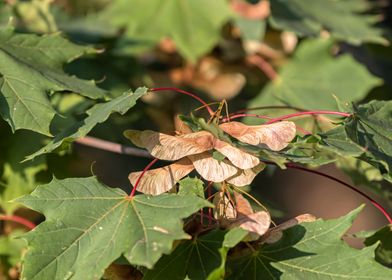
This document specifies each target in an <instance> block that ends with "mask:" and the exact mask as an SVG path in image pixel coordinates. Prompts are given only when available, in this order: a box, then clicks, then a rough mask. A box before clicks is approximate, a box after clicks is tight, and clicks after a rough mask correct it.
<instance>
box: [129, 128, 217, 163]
mask: <svg viewBox="0 0 392 280" xmlns="http://www.w3.org/2000/svg"><path fill="white" fill-rule="evenodd" d="M124 135H125V136H126V137H127V138H128V139H130V140H131V141H132V142H133V143H134V144H135V145H137V146H139V147H143V148H146V149H147V150H148V151H149V152H150V154H151V155H153V156H154V157H156V158H159V159H163V160H178V159H180V158H183V157H186V156H188V155H192V154H198V153H202V152H205V151H208V150H211V149H212V148H213V147H214V141H215V139H214V136H213V135H212V134H211V133H209V132H207V131H200V132H195V133H190V134H186V135H182V136H172V135H168V134H164V133H159V132H155V131H151V130H145V131H143V132H138V131H135V130H127V131H125V133H124Z"/></svg>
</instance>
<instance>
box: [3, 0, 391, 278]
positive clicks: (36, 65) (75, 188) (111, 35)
mask: <svg viewBox="0 0 392 280" xmlns="http://www.w3.org/2000/svg"><path fill="white" fill-rule="evenodd" d="M263 1H265V0H263ZM373 2H374V1H373ZM373 2H371V3H372V4H370V2H369V1H367V0H312V1H310V0H290V1H283V0H270V1H269V4H270V8H269V7H268V5H264V4H266V2H259V1H257V0H252V1H251V0H243V1H242V0H238V1H234V0H233V1H228V0H213V1H210V0H170V1H169V0H167V1H160V0H150V1H142V0H113V1H110V0H88V1H76V0H68V1H50V0H13V1H3V2H1V4H0V114H1V116H2V119H0V135H1V137H0V212H1V213H0V279H7V280H8V279H10V280H15V279H26V280H27V279H83V280H85V279H101V278H102V279H139V278H141V277H143V279H209V280H215V279H248V278H249V279H290V280H291V279H392V274H391V273H392V272H391V270H390V267H391V265H392V253H391V252H392V245H391V239H392V237H391V226H390V225H387V226H384V227H382V228H381V229H379V230H373V231H371V233H369V232H366V233H359V234H354V237H355V238H363V239H364V244H365V247H364V248H362V249H354V248H352V247H350V246H349V244H347V243H346V242H345V241H344V240H343V239H342V237H343V236H344V234H345V232H346V231H347V230H348V229H349V228H350V226H351V225H352V223H353V221H354V219H355V217H356V216H357V215H358V213H359V211H360V208H358V209H356V210H354V211H353V212H351V213H349V214H348V215H346V216H342V217H340V218H337V219H335V220H322V219H318V220H314V218H313V217H310V216H311V215H301V216H298V217H297V218H295V219H290V220H288V221H286V222H283V223H282V224H280V225H277V226H275V225H274V226H272V225H271V224H270V222H271V220H270V219H269V216H274V215H273V211H272V210H271V209H263V210H265V211H266V212H269V213H266V212H258V211H259V210H261V208H264V206H263V205H264V203H265V205H274V204H276V205H277V206H276V207H277V208H279V206H278V203H274V202H273V201H268V200H267V201H264V200H266V199H265V198H264V197H262V195H261V192H260V190H261V188H260V187H264V186H268V187H270V188H263V191H266V190H269V189H272V188H274V189H275V190H274V192H275V193H274V197H275V196H276V197H280V195H281V193H279V190H278V188H275V185H274V182H275V181H273V180H274V178H273V175H274V170H276V168H281V169H285V168H287V167H295V165H300V166H301V167H298V166H297V167H296V168H301V169H305V166H307V167H308V168H316V167H318V166H321V165H326V164H329V163H334V164H335V165H336V167H337V168H338V169H340V170H341V171H343V172H345V173H346V174H347V175H349V176H350V177H351V179H352V183H353V184H355V185H356V187H361V188H362V187H365V188H366V190H367V191H368V193H370V194H371V195H372V194H375V195H378V196H380V197H382V198H384V199H385V205H389V206H391V205H392V191H391V190H390V183H391V182H392V179H391V178H392V176H391V175H392V173H391V172H392V171H391V170H392V101H390V99H391V96H390V94H389V93H390V84H391V81H390V80H389V78H388V77H389V76H390V75H389V72H390V69H388V67H390V65H389V66H388V65H386V66H385V63H388V60H389V57H390V55H389V53H390V52H391V49H392V48H390V47H387V46H386V45H387V43H388V42H387V40H386V38H387V37H385V38H384V37H383V35H385V34H388V30H387V28H385V27H384V26H383V25H382V24H378V23H379V21H380V19H381V18H382V15H383V13H384V12H383V11H382V9H383V7H382V6H381V5H380V4H378V3H376V4H373ZM267 4H268V3H267ZM380 23H381V22H380ZM74 42H75V43H76V42H78V44H75V43H74ZM369 43H371V44H372V45H371V44H369ZM375 44H378V45H377V46H376V45H375ZM352 45H355V47H352ZM374 48H377V49H376V50H377V56H374V55H373V51H374V50H373V49H374ZM97 50H100V51H97ZM277 68H279V70H275V69H277ZM261 72H263V73H261ZM94 79H98V80H99V87H98V86H97V85H96V84H95V82H94ZM144 85H145V86H148V87H149V88H155V90H151V91H153V93H151V94H147V92H148V91H149V89H148V88H147V87H144ZM177 85H181V87H184V88H185V87H191V88H192V89H187V90H189V91H192V90H193V92H195V93H196V92H197V93H198V96H199V97H200V98H203V100H205V102H206V103H208V104H209V106H211V108H212V111H214V110H216V112H215V114H213V115H208V114H207V112H206V110H205V108H203V107H199V106H200V104H199V103H196V102H198V101H196V100H193V102H192V100H191V99H186V98H189V96H187V97H185V96H183V97H180V96H179V95H174V94H170V93H169V91H168V90H165V91H166V92H165V93H161V92H159V91H160V90H159V89H157V88H158V87H172V86H177ZM129 88H136V90H135V91H132V90H129ZM229 93H230V94H229ZM222 99H226V101H225V102H222ZM373 99H377V101H376V100H373ZM381 99H385V101H379V100H381ZM140 100H142V101H143V104H139V103H141V102H140ZM199 101H200V100H199ZM213 101H218V102H213ZM136 103H138V105H141V106H135V105H136ZM246 104H247V105H246ZM246 106H248V108H251V107H259V106H260V107H264V108H261V109H257V110H254V111H253V110H252V112H250V113H255V114H257V115H256V116H255V118H253V119H252V120H249V119H247V121H248V122H253V123H256V122H257V123H258V124H259V123H264V122H266V121H268V120H269V121H270V122H273V123H274V124H273V125H272V127H273V128H271V129H269V130H268V132H266V131H264V130H263V128H264V127H263V126H260V127H257V128H254V127H252V128H250V127H247V126H238V127H235V123H234V125H233V127H232V128H233V136H230V135H231V134H230V135H229V134H228V132H227V133H226V132H224V130H223V129H222V128H221V127H220V124H222V122H223V121H225V122H227V116H228V115H230V114H233V115H236V117H235V118H234V119H233V120H235V121H239V122H241V121H242V120H241V119H240V118H239V117H240V116H242V115H241V114H244V115H245V114H246V113H247V111H246V110H240V109H242V108H244V107H246ZM236 110H239V111H237V112H236ZM306 110H309V111H315V110H338V111H340V112H330V115H322V116H320V115H317V116H315V115H313V116H310V115H309V112H301V111H306ZM295 112H300V113H301V114H302V115H301V118H294V119H291V118H288V116H284V115H285V113H295ZM341 112H345V113H346V114H347V115H348V114H351V115H350V116H342V114H341ZM314 113H315V112H313V114H314ZM333 114H335V115H333ZM178 115H180V117H179V119H180V120H182V121H183V123H180V121H178V118H177V116H178ZM343 115H344V114H343ZM279 116H283V117H284V119H286V118H288V119H287V121H292V120H293V121H294V122H295V124H296V127H297V133H296V136H295V137H294V138H290V139H289V140H287V141H290V140H291V142H290V143H287V142H285V143H283V144H285V148H283V149H281V150H279V151H272V150H270V149H269V148H268V147H267V146H266V145H263V144H261V145H256V146H254V145H250V144H246V143H243V142H241V141H240V140H238V138H236V137H234V135H235V134H236V133H238V134H241V135H242V136H244V137H245V138H242V139H245V140H246V137H253V138H260V139H261V140H265V139H264V138H268V141H279V142H282V141H281V139H280V138H281V135H280V134H281V133H282V134H285V133H286V132H287V131H283V130H282V129H280V128H279V123H278V122H275V121H276V120H272V121H271V118H274V117H279ZM3 119H4V121H3ZM174 120H175V121H174ZM7 123H8V124H7ZM275 125H276V126H275ZM186 126H188V127H189V128H190V130H191V131H193V132H196V131H208V132H209V133H211V134H212V135H213V136H214V137H215V138H217V139H219V140H221V141H224V142H226V143H230V144H231V145H230V146H226V148H227V149H228V150H225V152H223V151H222V152H218V151H216V150H214V149H212V148H211V147H218V146H215V144H216V143H214V141H215V138H213V137H212V138H208V139H207V137H200V138H192V135H184V133H185V134H186V133H187V132H186V131H187V129H188V128H187V127H186ZM292 127H293V128H294V125H293V126H292ZM125 129H133V130H142V131H143V130H159V131H162V132H164V133H166V134H172V135H174V134H175V135H177V137H172V138H170V140H165V139H169V138H165V139H164V137H162V138H161V137H160V136H159V135H158V134H154V135H153V136H151V137H144V136H145V135H146V134H145V133H144V132H142V133H141V134H140V135H139V136H140V139H136V138H135V141H134V142H133V143H134V144H135V145H136V146H138V147H139V148H140V147H142V146H143V147H148V149H149V150H153V149H154V148H159V149H162V150H164V148H165V145H166V144H167V143H166V142H165V141H176V139H177V140H178V139H180V138H181V141H179V143H180V142H181V145H183V147H182V148H183V149H190V150H192V149H194V148H195V146H196V147H197V151H201V150H202V149H203V148H204V147H205V148H206V150H208V152H207V153H208V154H207V153H205V154H203V153H201V154H195V155H194V156H193V157H189V158H188V157H187V158H183V159H181V161H179V162H176V163H175V164H171V165H168V164H166V163H160V162H158V163H156V161H154V162H153V164H154V166H153V167H152V170H148V171H147V172H145V173H144V175H143V176H144V177H143V176H142V177H141V178H140V182H141V183H140V182H139V183H140V184H139V185H138V186H136V184H135V185H134V186H133V187H134V188H135V190H137V191H139V190H140V191H142V190H143V189H142V188H141V187H140V186H141V184H143V183H145V182H148V183H149V185H150V187H151V188H154V187H155V186H156V187H157V188H159V187H161V186H160V184H162V183H163V184H165V185H167V187H168V188H170V193H166V194H161V195H158V196H149V195H145V194H137V193H136V195H134V193H133V192H132V195H131V196H128V195H127V193H126V192H124V191H123V190H120V189H117V188H110V187H108V186H106V185H105V184H103V183H100V182H99V181H98V180H97V179H96V177H88V178H86V177H85V176H89V174H91V173H94V174H97V175H99V177H100V178H101V177H102V180H103V181H104V182H110V185H116V186H122V187H123V189H129V181H128V180H127V176H128V174H129V172H132V173H133V172H136V171H138V170H143V168H144V166H145V165H144V163H145V161H144V160H141V159H136V158H135V155H138V156H146V153H145V151H142V152H141V151H140V150H137V149H136V150H135V147H128V146H125V145H121V144H122V143H124V144H125V139H124V138H123V137H122V135H123V134H122V131H123V130H125ZM251 130H252V133H253V134H251V133H250V131H251ZM293 131H294V129H293V130H292V132H293ZM234 132H235V133H234ZM147 134H148V133H147ZM199 135H200V134H199ZM85 136H90V138H89V140H91V141H92V142H89V144H88V145H91V146H92V147H90V148H85V146H76V145H75V147H76V148H75V149H70V148H71V147H72V144H73V143H75V142H76V141H77V140H79V139H82V140H83V137H85ZM139 136H137V137H139ZM49 137H50V138H49ZM94 137H95V138H96V139H94ZM135 137H136V136H135ZM98 138H103V139H104V140H106V141H114V142H116V143H114V142H113V143H111V142H104V141H101V139H98ZM147 138H148V139H147ZM284 138H285V137H284ZM82 140H81V141H79V142H82ZM84 140H86V139H84ZM138 140H140V142H138ZM188 140H189V141H188ZM245 140H244V141H245ZM247 140H252V139H247ZM94 141H95V142H94ZM86 142H87V141H84V142H82V143H84V144H86ZM147 142H148V143H147ZM245 142H246V141H245ZM264 142H265V141H260V143H264ZM128 144H129V143H128ZM138 144H140V145H138ZM170 144H173V143H170ZM286 144H287V146H286ZM179 145H180V144H179ZM170 147H171V148H176V145H175V144H174V145H171V146H170ZM210 148H211V149H210ZM97 149H101V150H108V151H116V152H117V153H122V155H117V157H116V155H114V154H111V153H109V152H107V153H102V152H97ZM222 149H223V148H222ZM238 149H240V150H242V151H238ZM53 152H55V153H53ZM143 152H144V153H143ZM243 152H246V153H247V159H244V162H242V164H241V165H247V166H250V165H252V164H253V163H255V164H257V163H259V161H260V163H259V164H258V165H257V166H256V167H257V168H259V167H260V169H262V168H263V167H264V165H266V166H267V165H268V166H269V168H265V169H264V170H263V171H262V172H260V173H264V175H270V177H271V178H268V179H267V178H266V177H262V178H260V177H259V178H258V179H260V180H257V179H255V180H254V181H253V182H252V183H251V184H249V186H246V187H244V188H239V187H237V186H235V185H234V184H237V183H233V182H236V181H237V182H240V181H241V180H244V181H246V182H247V183H246V184H247V185H248V183H249V182H250V181H252V178H253V176H255V175H257V174H256V173H257V172H256V171H258V170H256V169H257V168H256V167H254V168H249V169H242V167H241V168H239V167H238V166H234V165H235V164H234V161H230V162H232V163H233V164H234V165H232V164H231V163H229V161H227V160H225V159H226V158H227V153H233V154H237V156H238V157H239V158H241V159H242V158H245V157H242V155H243ZM125 154H126V155H125ZM26 155H27V156H26ZM147 156H148V155H147ZM256 157H257V158H256ZM23 159H24V161H23ZM246 160H248V161H249V162H245V161H246ZM22 161H23V162H22ZM92 161H96V165H92V164H91V162H92ZM196 162H199V163H200V164H199V165H197V164H196ZM237 163H238V162H237ZM294 164H295V165H294ZM192 165H193V166H192ZM196 166H198V167H197V168H196V169H197V170H196V171H197V172H198V173H199V174H202V173H201V172H200V171H201V169H205V170H203V171H205V173H211V174H208V175H215V174H212V173H215V171H216V172H217V173H218V172H219V173H222V174H223V173H224V174H223V175H227V174H228V175H227V176H228V177H227V178H226V180H225V181H223V182H208V181H203V180H202V179H201V178H200V177H186V176H187V175H188V174H190V173H189V172H191V169H192V168H193V167H196ZM150 167H151V166H150ZM207 167H208V168H207ZM155 168H156V169H155ZM308 171H309V170H308ZM311 172H312V171H311ZM266 173H268V174H266ZM54 174H56V177H57V178H68V179H62V180H59V179H53V180H52V181H51V182H50V180H51V178H53V177H54ZM279 174H284V173H279ZM230 176H232V177H230ZM260 176H263V174H261V175H260ZM184 177H185V179H182V180H180V179H181V178H184ZM212 177H214V176H212ZM225 177H226V176H225ZM329 178H331V177H329ZM248 179H249V180H248ZM143 180H145V181H143ZM147 180H149V181H147ZM211 180H212V179H211ZM256 180H257V181H256ZM229 182H230V183H229ZM177 183H178V185H177ZM313 183H314V184H316V183H317V182H316V181H314V182H312V184H313ZM238 184H240V183H238ZM37 185H41V186H38V187H37ZM172 186H174V187H173V188H171V187H172ZM247 192H250V193H249V194H247ZM239 194H243V195H244V196H243V197H242V196H240V195H239ZM256 198H258V199H259V198H260V199H262V201H263V204H262V203H260V202H258V201H257V200H256ZM312 198H313V197H312V196H310V195H309V200H311V199H312ZM293 201H294V202H293V203H297V202H296V201H295V200H293ZM211 202H213V204H214V205H212V204H211ZM253 202H255V203H254V205H253V204H252V205H251V204H250V203H253ZM315 203H317V202H315ZM256 205H257V207H256V208H255V209H253V208H252V206H256ZM213 206H214V207H213ZM206 208H208V209H206ZM268 208H269V207H268ZM304 211H306V209H304ZM388 211H389V210H388V209H386V212H388ZM258 213H264V214H265V215H264V216H261V215H259V216H258ZM13 215H14V216H13ZM15 215H16V216H15ZM18 215H21V216H23V217H25V219H27V220H29V221H30V222H31V221H34V222H36V223H37V224H38V225H37V227H35V228H34V229H33V230H29V232H28V233H27V234H25V235H23V238H24V239H25V240H24V239H23V238H19V236H20V234H21V231H20V228H21V227H24V225H26V223H25V222H23V218H21V217H19V216H18ZM266 217H267V218H268V219H267V218H266ZM301 217H302V218H301ZM309 217H310V218H309ZM282 218H283V215H282ZM301 219H302V220H301ZM18 222H19V223H20V225H18V224H17V223H18ZM272 224H273V223H272ZM28 225H29V224H27V226H28ZM268 226H270V228H269V229H268V230H267V228H268ZM241 227H244V228H248V229H249V230H251V229H252V230H256V231H257V229H258V230H259V231H258V232H260V231H261V228H263V231H262V232H263V234H261V233H260V234H258V235H256V234H255V233H254V239H252V240H250V239H249V238H247V237H249V232H247V231H245V230H244V229H242V228H241ZM29 228H31V226H28V227H27V228H26V229H25V230H27V229H29ZM260 235H261V236H260ZM252 237H253V235H252ZM26 241H27V242H26ZM361 241H362V240H361ZM19 272H21V274H20V275H18V273H19Z"/></svg>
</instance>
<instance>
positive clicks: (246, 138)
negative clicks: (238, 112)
mask: <svg viewBox="0 0 392 280" xmlns="http://www.w3.org/2000/svg"><path fill="white" fill-rule="evenodd" d="M220 128H221V129H222V130H223V131H224V132H226V133H227V134H229V135H231V136H233V137H234V138H236V139H238V140H240V141H241V142H244V143H247V144H250V145H259V144H265V145H267V146H268V148H270V149H271V150H273V151H279V150H282V149H284V148H285V147H286V146H287V145H288V143H289V142H290V141H291V140H293V138H294V137H295V133H296V128H295V124H294V123H293V122H289V121H282V122H278V123H273V124H266V125H256V126H248V125H245V124H243V123H240V122H228V123H223V124H221V125H220Z"/></svg>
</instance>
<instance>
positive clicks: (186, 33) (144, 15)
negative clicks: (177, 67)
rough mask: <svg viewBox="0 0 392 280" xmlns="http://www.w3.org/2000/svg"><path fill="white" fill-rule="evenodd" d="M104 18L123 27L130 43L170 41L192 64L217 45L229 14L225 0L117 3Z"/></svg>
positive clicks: (132, 0) (131, 0) (151, 0)
mask: <svg viewBox="0 0 392 280" xmlns="http://www.w3.org/2000/svg"><path fill="white" fill-rule="evenodd" d="M105 17H107V18H109V19H110V21H111V22H112V23H113V24H114V25H116V26H119V27H123V26H126V28H127V31H126V36H127V37H128V38H130V39H132V40H133V41H134V40H140V41H150V42H151V41H152V42H158V41H159V40H161V39H163V38H165V37H169V38H171V39H173V40H174V42H175V43H176V46H177V48H178V51H179V52H180V53H181V54H182V55H184V56H185V57H186V58H188V59H190V60H193V61H195V60H196V59H197V58H198V57H199V56H201V55H203V54H205V53H206V52H209V51H210V50H211V49H212V48H213V47H214V46H215V45H216V43H217V42H218V40H219V38H220V31H221V28H222V26H223V24H224V23H226V22H227V21H228V19H229V17H230V10H229V7H228V5H227V1H225V0H214V1H210V0H187V1H182V0H171V1H161V0H150V1H144V0H117V1H115V2H113V4H112V6H111V7H109V10H108V11H107V12H106V15H105ZM152 19H153V21H154V23H153V24H152V22H151V20H152Z"/></svg>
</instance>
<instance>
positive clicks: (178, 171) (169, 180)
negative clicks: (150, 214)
mask: <svg viewBox="0 0 392 280" xmlns="http://www.w3.org/2000/svg"><path fill="white" fill-rule="evenodd" d="M193 169H194V167H193V165H192V162H191V161H190V160H189V159H187V158H185V159H182V160H180V161H177V162H175V163H173V164H170V165H168V166H165V167H161V168H156V169H151V170H148V171H146V172H145V173H144V175H143V177H142V178H141V180H140V182H139V185H138V186H137V190H138V191H140V192H142V193H146V194H152V195H158V194H161V193H164V192H167V191H168V190H170V189H171V188H172V187H173V186H174V185H175V184H176V183H177V182H178V181H179V180H181V179H182V178H183V177H185V176H186V175H188V174H189V173H190V172H191V171H192V170H193ZM141 173H142V172H141V171H139V172H133V173H131V174H129V177H128V178H129V180H130V181H131V184H132V185H135V183H136V181H137V179H138V178H139V176H140V174H141Z"/></svg>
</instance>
